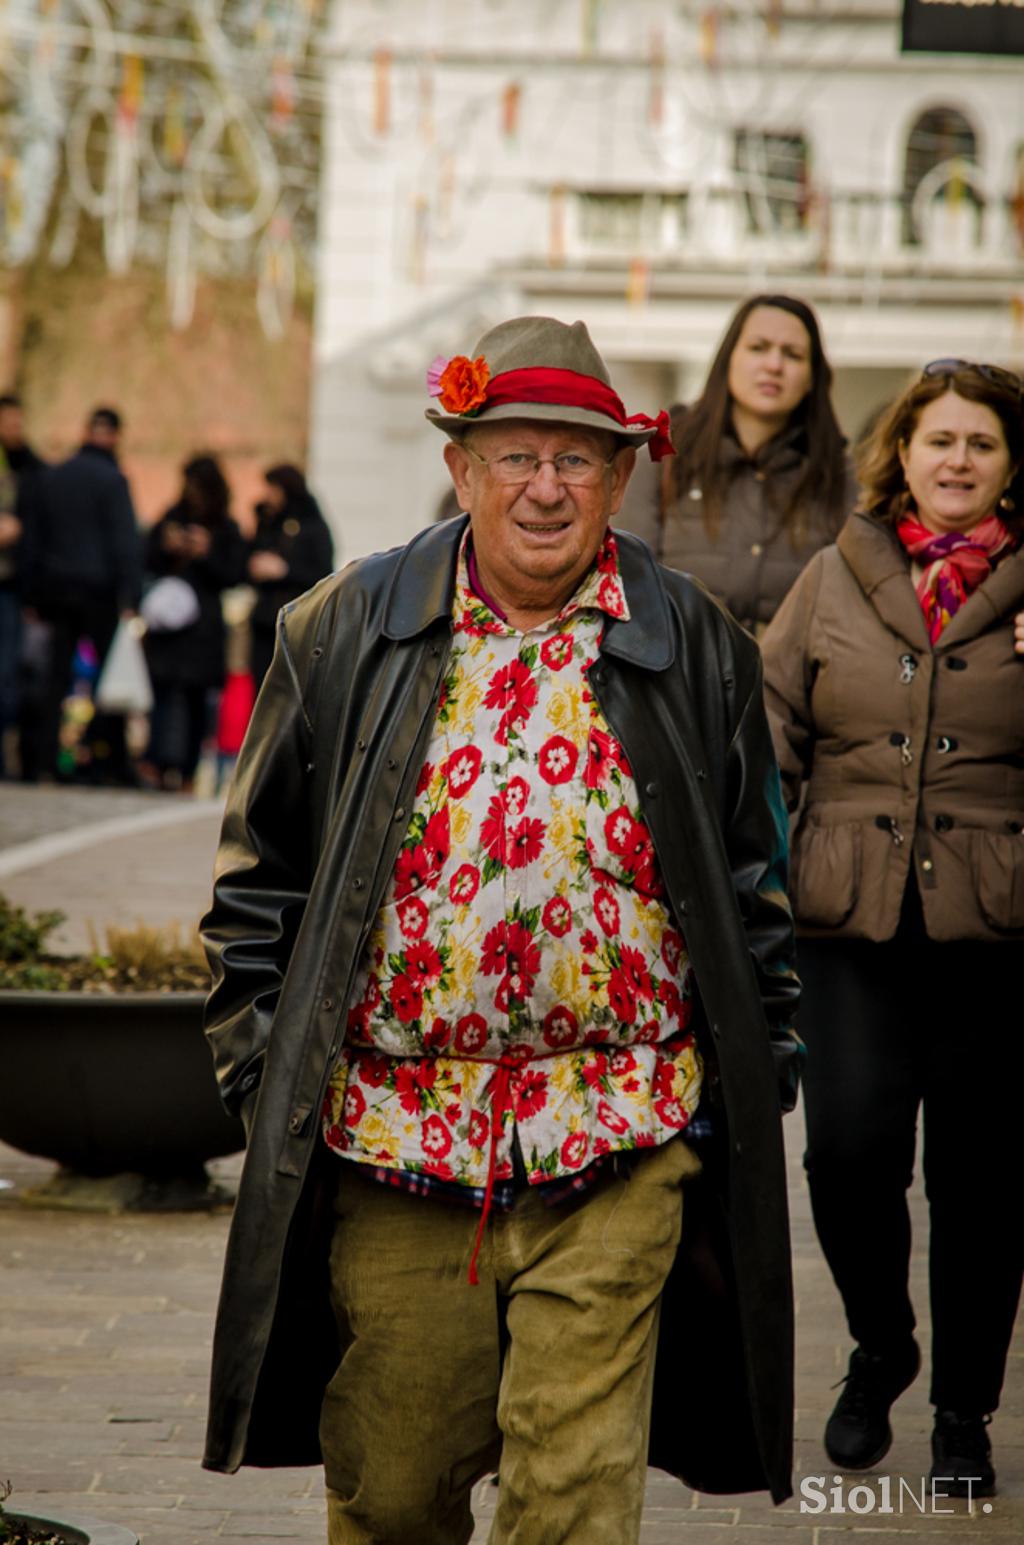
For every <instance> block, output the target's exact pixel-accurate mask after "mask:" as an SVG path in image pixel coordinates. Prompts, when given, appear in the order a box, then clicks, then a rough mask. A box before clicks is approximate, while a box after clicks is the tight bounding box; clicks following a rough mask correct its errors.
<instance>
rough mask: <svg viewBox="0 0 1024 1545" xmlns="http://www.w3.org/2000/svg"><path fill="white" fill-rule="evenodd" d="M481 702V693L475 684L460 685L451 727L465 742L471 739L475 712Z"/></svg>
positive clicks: (468, 682) (474, 724) (474, 727)
mask: <svg viewBox="0 0 1024 1545" xmlns="http://www.w3.org/2000/svg"><path fill="white" fill-rule="evenodd" d="M482 700H483V692H482V691H481V690H480V688H479V687H478V686H477V684H476V683H475V682H470V681H467V682H465V683H463V684H462V686H461V687H460V689H459V699H458V703H457V705H456V708H455V716H454V720H453V726H452V727H453V729H454V731H455V733H456V735H459V736H462V737H464V738H465V739H466V740H469V739H471V738H472V735H473V732H474V730H475V729H476V712H477V709H478V708H479V707H480V703H481V701H482Z"/></svg>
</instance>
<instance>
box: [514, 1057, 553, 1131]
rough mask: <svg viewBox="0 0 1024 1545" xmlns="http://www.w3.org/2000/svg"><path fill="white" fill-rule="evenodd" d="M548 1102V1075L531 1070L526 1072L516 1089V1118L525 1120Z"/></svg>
mask: <svg viewBox="0 0 1024 1545" xmlns="http://www.w3.org/2000/svg"><path fill="white" fill-rule="evenodd" d="M547 1103H548V1075H547V1074H546V1073H540V1072H536V1071H534V1070H532V1069H531V1071H529V1072H527V1073H524V1074H523V1077H522V1082H521V1083H520V1085H519V1088H518V1090H517V1091H516V1120H517V1121H525V1120H526V1118H527V1117H528V1116H535V1115H536V1114H537V1112H538V1111H539V1110H543V1109H544V1107H545V1105H546V1104H547Z"/></svg>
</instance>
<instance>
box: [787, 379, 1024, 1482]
mask: <svg viewBox="0 0 1024 1545" xmlns="http://www.w3.org/2000/svg"><path fill="white" fill-rule="evenodd" d="M1022 459H1024V421H1022V390H1021V383H1020V381H1019V380H1018V379H1017V378H1016V377H1015V376H1012V375H1011V374H1010V373H1009V372H1005V371H1001V370H998V369H997V368H995V367H990V366H973V365H965V364H963V362H960V361H951V360H942V361H938V362H936V364H935V365H933V366H929V367H928V368H927V369H926V371H925V373H924V374H923V375H922V377H921V379H920V380H919V381H918V382H917V383H916V384H915V385H914V386H912V387H911V388H910V389H909V390H908V391H907V392H905V393H904V395H903V396H902V398H901V399H900V400H899V401H898V402H897V403H895V404H894V405H893V407H892V408H891V409H890V410H889V411H888V413H887V414H886V415H885V416H884V418H883V419H882V421H881V422H880V423H879V425H878V427H877V429H876V431H875V434H874V436H873V438H872V441H871V443H870V444H869V446H868V447H867V448H866V452H865V457H864V460H863V463H862V467H861V482H862V490H863V500H862V512H860V513H857V514H854V515H852V516H851V517H850V519H849V521H848V522H847V523H846V525H845V526H844V528H843V530H842V532H841V533H840V535H839V538H838V541H837V542H836V544H835V545H834V546H832V547H829V548H826V549H825V550H824V551H822V552H821V553H819V554H818V555H817V556H816V557H815V558H813V559H812V560H811V562H810V564H809V565H808V567H807V569H806V570H805V571H804V573H803V574H802V576H801V577H800V579H799V580H798V581H797V583H796V585H795V586H794V588H793V590H792V591H791V592H790V594H789V596H788V598H787V599H786V601H785V602H784V604H783V606H782V608H781V609H780V611H779V612H778V614H777V615H776V617H775V620H774V622H773V623H772V625H771V626H770V627H769V629H768V631H767V633H766V635H765V637H764V640H763V649H764V662H765V677H766V683H767V697H768V706H769V712H770V715H771V718H772V724H773V732H774V734H775V737H776V749H777V751H778V755H779V761H780V764H781V768H782V774H783V781H784V784H785V786H786V792H787V797H788V801H789V805H790V808H791V809H794V810H795V809H796V808H797V806H798V805H800V803H801V800H802V806H801V810H800V817H799V822H798V825H797V829H796V833H795V838H794V845H793V880H792V897H793V904H794V911H795V913H796V918H797V923H798V927H799V929H800V933H801V935H802V941H801V949H800V971H801V976H802V977H803V979H804V987H805V994H804V999H803V1005H804V1006H803V1009H802V1013H801V1030H802V1033H803V1036H804V1039H805V1041H806V1043H807V1047H808V1059H807V1067H806V1072H805V1079H804V1092H805V1108H806V1115H807V1153H806V1157H805V1164H806V1168H807V1173H808V1179H809V1184H810V1191H811V1201H812V1206H813V1209H814V1218H815V1224H816V1227H817V1230H818V1235H819V1238H820V1240H821V1244H822V1248H823V1249H824V1252H825V1255H826V1257H827V1259H828V1262H829V1266H830V1267H831V1270H832V1273H833V1276H834V1277H835V1281H836V1285H837V1287H838V1288H839V1291H840V1293H841V1294H842V1297H843V1301H844V1305H845V1308H846V1313H847V1319H848V1322H849V1327H850V1331H851V1334H852V1335H853V1337H854V1339H855V1341H856V1342H857V1343H858V1345H857V1347H856V1349H855V1351H854V1352H853V1355H852V1357H851V1359H850V1370H849V1374H848V1376H847V1379H846V1381H845V1389H844V1391H843V1394H842V1395H841V1396H840V1399H839V1401H838V1403H837V1405H836V1407H835V1409H834V1411H833V1412H832V1415H831V1417H830V1419H829V1422H828V1425H827V1426H826V1429H825V1446H826V1449H827V1451H828V1453H829V1456H830V1458H831V1459H832V1460H833V1462H834V1463H835V1464H836V1465H838V1466H841V1467H844V1468H847V1469H862V1468H868V1467H870V1466H871V1465H874V1464H877V1463H878V1462H879V1461H880V1460H881V1458H882V1457H883V1456H884V1454H885V1453H886V1451H887V1450H888V1447H889V1444H890V1442H891V1440H892V1433H891V1429H890V1427H889V1407H890V1405H891V1404H892V1402H893V1400H894V1399H895V1398H896V1396H897V1395H898V1394H899V1393H900V1392H901V1391H902V1390H903V1389H905V1388H906V1387H907V1385H908V1384H909V1383H910V1382H911V1381H912V1379H913V1378H914V1377H915V1375H916V1373H917V1370H918V1367H919V1363H920V1353H919V1351H918V1347H917V1344H916V1342H915V1340H914V1338H913V1330H914V1324H915V1321H914V1312H913V1308H912V1306H911V1302H910V1298H909V1294H908V1290H907V1279H908V1269H909V1257H910V1221H909V1214H908V1210H907V1200H906V1192H907V1187H908V1186H909V1184H910V1180H911V1172H912V1167H913V1161H914V1144H915V1127H916V1121H917V1112H918V1107H919V1105H922V1104H923V1109H924V1130H925V1148H924V1171H925V1180H926V1186H927V1191H928V1198H929V1204H930V1212H931V1243H930V1274H931V1309H932V1386H931V1399H932V1402H933V1404H934V1405H935V1407H936V1418H935V1427H934V1431H933V1436H932V1448H933V1460H934V1463H933V1467H932V1476H933V1478H934V1479H935V1480H936V1481H938V1480H939V1479H940V1478H942V1485H943V1487H944V1489H945V1490H946V1492H947V1494H951V1495H974V1496H979V1495H981V1496H983V1495H986V1494H989V1493H991V1492H992V1491H993V1490H994V1484H995V1476H994V1471H993V1469H992V1463H991V1454H990V1448H989V1443H988V1438H987V1435H986V1430H985V1429H986V1426H987V1423H988V1420H989V1416H990V1413H991V1412H992V1411H994V1410H995V1408H996V1406H997V1405H998V1402H999V1393H1000V1389H1001V1386H1002V1380H1003V1374H1004V1370H1005V1364H1006V1356H1007V1350H1008V1346H1009V1341H1010V1336H1011V1333H1012V1329H1013V1322H1014V1316H1015V1312H1016V1308H1017V1303H1018V1300H1019V1295H1020V1288H1021V1272H1022V1260H1024V1243H1022V1241H1024V1225H1022V1217H1024V1214H1022V1212H1021V1209H1020V1207H1019V1205H1018V1203H1017V1199H1016V1194H1015V1192H1016V1189H1017V1188H1012V1193H1011V1194H1012V1195H1013V1200H1012V1201H1011V1203H1010V1204H1009V1206H1007V1204H1006V1202H1005V1201H1004V1197H1005V1195H1006V1192H1005V1191H1004V1189H1003V1187H1004V1183H1005V1182H1006V1181H1007V1180H1009V1179H1010V1177H1011V1176H1013V1175H1019V1174H1020V1157H1019V1154H1020V1149H1019V1138H1018V1136H1017V1120H1018V1115H1017V1112H1018V1107H1019V1104H1020V1099H1021V1094H1022V1079H1024V1058H1022V1055H1021V1046H1022V1037H1021V1034H1020V1010H1019V1008H1018V1007H1016V1005H1017V1003H1018V1000H1019V995H1020V982H1021V978H1022V974H1024V659H1022V658H1021V656H1020V655H1019V654H1018V653H1016V652H1015V648H1014V616H1015V613H1019V612H1020V611H1021V609H1022V607H1024V550H1022V548H1021V545H1020V534H1021V514H1020V512H1021V510H1022V509H1024V478H1022V477H1021V462H1022Z"/></svg>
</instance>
